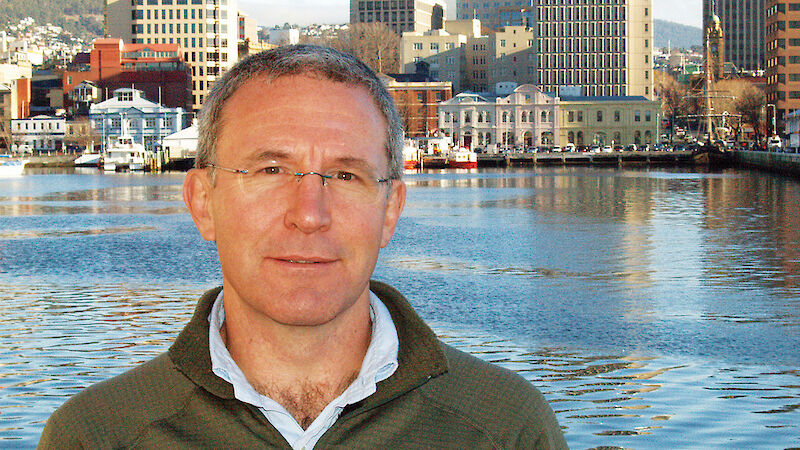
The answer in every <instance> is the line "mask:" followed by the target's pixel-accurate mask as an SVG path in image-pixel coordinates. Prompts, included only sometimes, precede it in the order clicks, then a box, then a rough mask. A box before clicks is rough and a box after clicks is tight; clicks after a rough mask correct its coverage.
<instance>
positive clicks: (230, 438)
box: [40, 46, 566, 448]
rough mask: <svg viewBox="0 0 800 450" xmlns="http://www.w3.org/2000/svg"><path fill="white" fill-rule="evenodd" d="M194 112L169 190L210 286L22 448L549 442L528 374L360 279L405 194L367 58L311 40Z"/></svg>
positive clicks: (255, 67)
mask: <svg viewBox="0 0 800 450" xmlns="http://www.w3.org/2000/svg"><path fill="white" fill-rule="evenodd" d="M199 127H200V137H199V146H198V156H197V161H196V167H197V168H196V169H193V170H191V171H190V172H189V173H188V174H187V176H186V181H185V183H184V200H185V202H186V206H187V207H188V208H189V211H190V213H191V215H192V219H193V220H194V222H195V225H196V226H197V228H198V230H199V231H200V233H201V234H202V236H203V237H204V238H205V239H207V240H213V241H216V244H217V250H218V253H219V259H220V263H221V266H222V289H221V290H220V289H219V288H217V289H215V290H212V291H210V292H208V293H206V294H205V295H204V296H203V297H202V298H201V300H200V302H199V305H198V307H197V310H196V312H195V314H194V317H193V318H192V320H191V321H190V323H189V325H188V326H187V327H186V328H185V329H184V330H183V331H182V332H181V334H180V335H179V336H178V338H177V340H176V341H175V343H174V344H173V345H172V346H171V347H170V349H169V351H168V352H167V353H165V354H163V355H161V356H159V357H157V358H155V359H154V360H153V361H150V362H148V363H146V364H144V365H142V366H140V367H138V368H135V369H133V370H132V371H130V372H127V373H125V374H122V375H120V376H118V377H116V378H113V379H111V380H108V381H106V382H103V383H100V384H98V385H96V386H93V387H90V388H89V389H87V390H86V391H84V392H82V393H80V394H78V395H77V396H75V397H73V398H71V399H70V400H68V401H67V402H66V403H65V404H64V406H62V407H61V408H59V410H58V411H56V413H55V414H53V416H52V417H51V418H50V420H48V423H47V425H46V427H45V431H44V433H43V436H42V439H41V441H40V447H43V448H45V447H47V448H49V447H52V448H64V447H85V448H110V447H114V448H118V447H145V448H182V447H187V448H196V447H212V448H230V447H236V448H253V447H282V448H289V447H291V448H313V447H315V446H316V447H317V448H331V447H349V448H377V447H388V446H393V447H401V448H461V447H477V448H538V447H541V448H562V447H566V445H565V443H564V440H563V436H562V434H561V430H560V428H559V427H558V424H557V422H556V419H555V416H554V414H553V412H552V410H551V409H550V408H549V407H548V406H547V404H546V402H545V401H544V399H543V397H542V396H541V394H540V393H539V392H538V391H536V389H535V388H534V387H533V386H531V384H530V383H529V382H527V381H525V380H524V379H523V378H521V377H519V376H517V375H515V374H513V373H511V372H509V371H506V370H504V369H501V368H498V367H495V366H492V365H490V364H487V363H484V362H481V361H479V360H478V359H476V358H474V357H472V356H469V355H466V354H464V353H462V352H459V351H457V350H454V349H452V348H450V347H449V346H446V345H444V344H442V343H441V342H440V341H438V339H437V338H436V336H435V335H434V334H433V332H432V331H431V330H430V328H428V327H427V326H426V325H425V324H424V323H423V322H422V320H421V319H420V318H419V317H418V316H417V315H416V314H415V313H414V311H413V309H412V308H411V306H410V305H409V304H408V302H407V301H406V300H405V299H404V298H403V297H402V296H401V295H400V294H399V293H398V292H397V291H395V290H394V289H393V288H391V287H389V286H387V285H385V284H382V283H378V282H371V281H370V276H371V275H372V272H373V270H374V267H375V263H376V261H377V258H378V252H379V249H380V248H383V247H385V246H386V245H387V244H388V243H389V240H390V238H391V236H392V234H393V232H394V229H395V225H396V224H397V220H398V218H399V216H400V213H401V211H402V209H403V205H404V203H405V195H406V188H405V184H404V183H403V182H402V180H401V179H400V176H401V173H402V167H403V166H402V164H403V161H402V151H401V149H402V130H401V126H400V120H399V118H398V116H397V112H396V110H395V108H394V104H393V102H392V100H391V97H390V96H389V95H388V93H387V91H386V89H385V88H384V87H383V85H382V84H381V82H380V81H379V79H378V78H377V77H376V76H375V74H374V73H373V72H372V71H371V70H370V69H368V68H367V67H366V66H365V65H364V64H363V63H361V62H360V61H358V60H357V59H355V58H353V57H351V56H348V55H345V54H342V53H340V52H337V51H334V50H331V49H324V48H319V47H313V46H294V47H281V48H278V49H276V50H271V51H268V52H264V53H261V54H258V55H254V56H252V57H250V58H248V59H245V60H243V61H242V62H240V63H239V64H237V65H236V66H235V67H234V68H232V69H231V70H230V71H229V72H227V73H226V74H225V76H224V77H222V78H221V79H220V80H219V81H218V82H217V83H216V84H215V85H214V89H213V91H212V93H211V95H210V96H209V98H208V99H207V100H206V104H205V105H204V109H203V112H202V114H201V117H200V124H199Z"/></svg>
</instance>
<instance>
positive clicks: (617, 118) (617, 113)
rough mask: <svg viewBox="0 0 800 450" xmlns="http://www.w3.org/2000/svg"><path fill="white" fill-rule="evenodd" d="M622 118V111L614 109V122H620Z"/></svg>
mask: <svg viewBox="0 0 800 450" xmlns="http://www.w3.org/2000/svg"><path fill="white" fill-rule="evenodd" d="M619 119H620V112H619V111H614V122H619Z"/></svg>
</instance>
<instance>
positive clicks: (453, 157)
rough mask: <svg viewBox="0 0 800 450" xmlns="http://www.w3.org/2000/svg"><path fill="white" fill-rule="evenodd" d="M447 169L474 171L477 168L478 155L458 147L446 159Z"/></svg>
mask: <svg viewBox="0 0 800 450" xmlns="http://www.w3.org/2000/svg"><path fill="white" fill-rule="evenodd" d="M447 167H449V168H451V169H475V168H477V167H478V154H477V153H475V152H473V151H472V150H470V149H467V148H464V147H460V148H459V149H458V150H456V151H455V152H451V153H450V156H449V157H448V158H447Z"/></svg>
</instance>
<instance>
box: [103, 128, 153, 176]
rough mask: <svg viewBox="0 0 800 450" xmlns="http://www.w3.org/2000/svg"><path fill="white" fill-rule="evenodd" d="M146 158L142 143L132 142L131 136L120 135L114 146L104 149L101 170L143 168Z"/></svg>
mask: <svg viewBox="0 0 800 450" xmlns="http://www.w3.org/2000/svg"><path fill="white" fill-rule="evenodd" d="M147 160H148V158H147V151H146V150H145V149H144V145H142V144H139V143H136V142H134V141H133V138H132V137H131V136H120V137H118V138H117V142H116V143H114V146H113V147H111V148H109V149H108V150H106V153H105V155H104V156H103V170H105V171H108V172H115V171H116V172H118V171H122V170H144V168H145V165H146V164H147Z"/></svg>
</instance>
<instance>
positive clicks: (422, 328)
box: [168, 281, 447, 407]
mask: <svg viewBox="0 0 800 450" xmlns="http://www.w3.org/2000/svg"><path fill="white" fill-rule="evenodd" d="M220 290H222V288H221V287H217V288H214V289H212V290H210V291H208V292H206V293H205V294H203V296H202V297H200V301H199V302H198V304H197V307H196V308H195V311H194V314H193V315H192V318H191V320H190V321H189V324H188V325H186V327H185V328H184V329H183V331H181V332H180V334H179V335H178V337H177V338H176V340H175V342H174V343H173V344H172V346H171V347H170V348H169V351H168V354H169V356H170V359H171V360H172V362H173V364H175V367H176V368H177V369H178V370H179V371H180V372H181V373H183V374H184V375H185V376H186V377H188V378H189V379H190V380H192V382H194V383H195V384H197V385H198V386H201V387H203V388H204V389H205V390H207V391H208V392H210V393H211V394H213V395H215V396H217V397H220V398H224V399H234V398H235V397H234V393H233V386H232V385H231V384H230V383H228V382H227V381H225V380H223V379H222V378H219V377H218V376H216V375H215V374H214V373H213V372H212V371H211V355H210V351H209V347H208V331H209V323H208V315H209V313H210V312H211V307H212V306H213V304H214V300H215V299H216V298H217V296H218V295H219V292H220ZM370 290H371V291H372V292H374V293H375V295H377V296H378V298H380V299H381V301H382V302H383V303H384V304H385V305H386V308H387V309H388V310H389V313H390V314H391V315H392V320H393V321H394V324H395V328H397V336H398V339H399V340H400V349H399V352H398V355H397V362H398V368H397V371H395V373H394V374H393V375H392V376H391V377H389V378H388V379H386V380H384V381H382V382H380V383H378V390H377V392H375V394H373V395H372V396H370V397H369V398H367V399H365V400H364V401H363V405H364V406H369V407H374V406H378V405H380V404H382V403H384V402H386V401H389V400H391V399H392V398H395V397H397V396H399V395H401V394H403V393H405V392H407V391H409V390H411V389H414V388H415V387H417V386H419V385H421V384H423V383H425V382H426V381H427V380H428V379H430V378H432V377H435V376H438V375H441V374H442V373H444V372H446V371H447V359H446V357H445V355H444V350H443V349H442V346H441V343H440V342H439V340H438V338H437V337H436V335H435V334H434V332H433V330H431V329H430V327H428V325H426V324H425V322H423V320H422V319H421V318H420V317H419V315H417V313H416V312H415V311H414V309H413V308H412V307H411V305H410V304H409V303H408V301H407V300H406V299H405V298H404V297H403V295H402V294H400V292H398V291H397V290H396V289H394V288H393V287H391V286H389V285H388V284H385V283H381V282H379V281H370Z"/></svg>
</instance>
